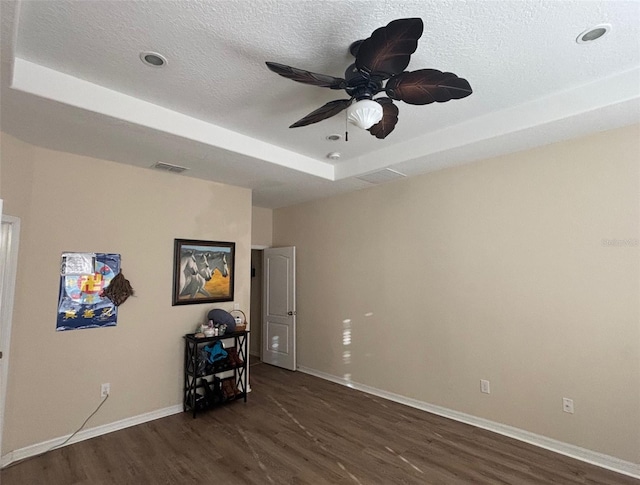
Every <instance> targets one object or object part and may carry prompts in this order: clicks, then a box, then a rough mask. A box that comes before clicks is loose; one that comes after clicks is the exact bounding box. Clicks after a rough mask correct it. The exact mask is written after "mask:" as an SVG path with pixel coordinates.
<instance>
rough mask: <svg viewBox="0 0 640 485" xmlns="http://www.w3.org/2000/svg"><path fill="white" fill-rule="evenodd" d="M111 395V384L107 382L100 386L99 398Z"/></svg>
mask: <svg viewBox="0 0 640 485" xmlns="http://www.w3.org/2000/svg"><path fill="white" fill-rule="evenodd" d="M109 394H111V384H109V383H108V382H107V383H106V384H102V385H101V386H100V397H107V396H108V395H109Z"/></svg>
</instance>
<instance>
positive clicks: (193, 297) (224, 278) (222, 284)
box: [171, 239, 236, 306]
mask: <svg viewBox="0 0 640 485" xmlns="http://www.w3.org/2000/svg"><path fill="white" fill-rule="evenodd" d="M235 257H236V243H234V242H223V241H202V240H198V239H174V245H173V297H172V302H171V305H172V306H175V305H193V304H196V303H216V302H222V301H233V293H234V282H235V277H234V276H235V270H236V264H235V263H236V261H235Z"/></svg>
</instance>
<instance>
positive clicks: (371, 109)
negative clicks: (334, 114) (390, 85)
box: [347, 99, 382, 130]
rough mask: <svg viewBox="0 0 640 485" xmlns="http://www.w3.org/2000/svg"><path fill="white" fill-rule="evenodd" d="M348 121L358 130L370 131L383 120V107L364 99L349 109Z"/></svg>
mask: <svg viewBox="0 0 640 485" xmlns="http://www.w3.org/2000/svg"><path fill="white" fill-rule="evenodd" d="M347 119H348V120H349V122H350V123H352V124H354V125H356V126H357V127H358V128H362V129H363V130H368V129H369V128H371V127H372V126H373V125H375V124H376V123H378V122H379V121H380V120H381V119H382V106H381V105H380V104H378V103H376V102H375V101H372V100H370V99H362V100H360V101H358V102H356V103H353V104H352V105H351V106H349V108H347Z"/></svg>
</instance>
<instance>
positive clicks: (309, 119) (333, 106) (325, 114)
mask: <svg viewBox="0 0 640 485" xmlns="http://www.w3.org/2000/svg"><path fill="white" fill-rule="evenodd" d="M350 104H351V100H350V99H337V100H335V101H329V102H328V103H327V104H325V105H324V106H321V107H320V108H318V109H317V110H315V111H312V112H311V113H309V114H308V115H307V116H305V117H304V118H302V119H301V120H298V121H296V122H295V123H294V124H292V125H291V126H290V127H289V128H298V127H300V126H307V125H310V124H312V123H317V122H318V121H322V120H326V119H327V118H331V117H332V116H335V115H337V114H338V113H340V111H342V110H343V109H345V108H346V107H347V106H349V105H350Z"/></svg>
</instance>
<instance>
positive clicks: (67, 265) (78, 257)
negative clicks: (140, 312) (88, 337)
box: [56, 253, 120, 331]
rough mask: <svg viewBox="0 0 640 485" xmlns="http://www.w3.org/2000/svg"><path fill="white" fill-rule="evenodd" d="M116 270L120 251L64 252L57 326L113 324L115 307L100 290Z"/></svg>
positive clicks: (86, 326)
mask: <svg viewBox="0 0 640 485" xmlns="http://www.w3.org/2000/svg"><path fill="white" fill-rule="evenodd" d="M119 272H120V255H119V254H110V253H63V254H62V263H61V266H60V294H59V297H58V319H57V325H56V330H57V331H63V330H77V329H81V328H98V327H113V326H115V325H116V323H117V320H118V307H117V306H116V305H114V304H113V302H112V301H111V300H109V298H107V297H106V296H102V291H103V290H104V289H105V288H106V287H107V286H109V283H110V282H111V280H112V279H113V278H115V276H116V275H117V274H118V273H119Z"/></svg>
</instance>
